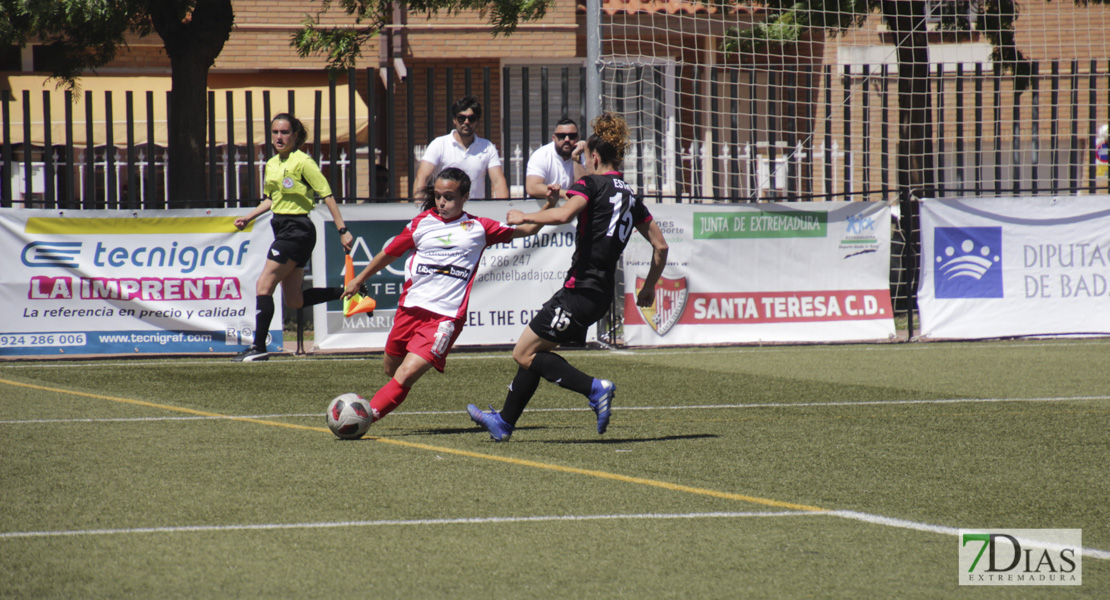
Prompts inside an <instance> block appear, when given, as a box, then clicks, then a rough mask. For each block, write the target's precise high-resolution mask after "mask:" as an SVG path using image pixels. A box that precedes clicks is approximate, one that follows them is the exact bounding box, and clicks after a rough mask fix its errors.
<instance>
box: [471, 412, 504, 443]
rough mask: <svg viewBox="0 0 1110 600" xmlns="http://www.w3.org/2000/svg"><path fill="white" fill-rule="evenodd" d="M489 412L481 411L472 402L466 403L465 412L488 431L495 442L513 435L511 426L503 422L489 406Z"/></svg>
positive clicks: (502, 440)
mask: <svg viewBox="0 0 1110 600" xmlns="http://www.w3.org/2000/svg"><path fill="white" fill-rule="evenodd" d="M489 410H490V411H489V412H482V411H481V410H479V409H478V407H477V406H474V405H473V404H467V405H466V412H467V414H469V415H470V420H471V421H474V422H475V423H477V424H478V426H480V427H481V428H482V429H485V430H486V431H487V432H489V436H490V437H491V438H493V441H495V442H507V441H509V437H511V436H512V435H513V426H512V425H509V424H508V423H506V422H505V420H504V419H502V418H501V415H499V414H497V411H496V410H493V407H492V406H490V407H489Z"/></svg>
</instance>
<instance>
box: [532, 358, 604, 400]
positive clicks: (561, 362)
mask: <svg viewBox="0 0 1110 600" xmlns="http://www.w3.org/2000/svg"><path fill="white" fill-rule="evenodd" d="M529 371H532V372H533V373H538V374H540V375H541V376H543V378H544V379H546V380H548V381H550V382H552V383H555V384H557V385H558V386H559V387H561V388H563V389H566V390H570V391H572V392H578V393H579V394H582V395H583V396H589V395H590V390H591V389H593V385H594V378H593V377H590V376H589V375H587V374H585V373H583V372H582V371H579V370H578V369H575V368H574V367H572V366H571V365H570V363H568V362H567V361H566V359H565V358H563V357H562V356H559V355H558V354H555V353H554V352H537V353H536V356H535V357H533V358H532V367H531V368H530V369H529Z"/></svg>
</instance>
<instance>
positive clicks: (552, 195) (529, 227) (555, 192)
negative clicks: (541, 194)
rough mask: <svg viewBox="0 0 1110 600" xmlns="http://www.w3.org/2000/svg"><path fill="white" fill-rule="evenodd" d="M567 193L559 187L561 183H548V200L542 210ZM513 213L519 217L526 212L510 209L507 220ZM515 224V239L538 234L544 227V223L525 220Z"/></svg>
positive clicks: (550, 206)
mask: <svg viewBox="0 0 1110 600" xmlns="http://www.w3.org/2000/svg"><path fill="white" fill-rule="evenodd" d="M565 195H566V194H564V193H563V191H562V189H561V188H560V187H559V184H557V183H552V184H548V186H547V196H546V198H547V202H545V203H544V205H543V208H542V209H541V211H543V210H547V209H549V208H553V207H554V206H555V204H556V203H557V202H558V201H559V198H560V197H561V196H565ZM513 213H516V214H517V218H521V217H522V216H523V215H524V213H522V212H521V211H519V210H510V211H509V214H508V216H506V222H509V220H510V219H512V218H513ZM509 224H510V225H514V223H511V222H510V223H509ZM515 225H516V229H515V230H514V231H513V238H514V239H515V238H521V237H528V236H530V235H536V234H537V233H539V231H540V229H543V224H542V223H525V222H524V221H520V222H519V224H515Z"/></svg>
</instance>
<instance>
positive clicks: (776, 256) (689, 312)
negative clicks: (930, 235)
mask: <svg viewBox="0 0 1110 600" xmlns="http://www.w3.org/2000/svg"><path fill="white" fill-rule="evenodd" d="M649 208H650V210H651V212H652V215H653V216H654V217H655V219H656V221H657V222H658V223H659V225H660V227H661V229H662V230H663V234H664V236H665V237H666V238H667V242H668V245H669V246H670V255H669V257H668V261H667V268H666V269H665V270H664V271H663V277H662V279H661V280H660V282H659V284H658V286H657V287H656V302H655V304H654V305H653V306H651V307H648V308H642V307H638V306H636V293H637V291H638V290H639V289H640V288H641V287H642V286H643V278H644V276H645V275H647V271H648V266H649V265H650V264H651V255H652V249H651V245H650V244H648V243H647V242H646V241H645V240H644V239H643V237H642V236H640V235H637V234H633V236H632V239H631V241H630V242H629V245H628V248H627V249H626V250H625V253H624V291H625V303H624V340H625V343H627V344H629V345H631V346H664V345H680V344H681V345H685V344H727V343H749V342H804V341H810V342H815V341H850V340H876V339H884V340H885V339H889V338H891V337H893V336H894V334H895V332H894V318H893V317H894V315H893V310H892V307H891V301H890V287H889V276H890V219H891V215H890V208H889V207H888V206H887V205H886V204H885V203H872V202H805V203H783V204H754V205H729V206H723V205H722V206H714V205H689V204H686V205H683V204H652V205H651V206H650V207H649Z"/></svg>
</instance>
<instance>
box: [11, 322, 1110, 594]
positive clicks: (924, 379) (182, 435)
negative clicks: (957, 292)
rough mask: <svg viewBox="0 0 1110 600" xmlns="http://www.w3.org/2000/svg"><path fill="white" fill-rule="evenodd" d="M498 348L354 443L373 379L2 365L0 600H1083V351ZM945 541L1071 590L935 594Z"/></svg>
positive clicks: (1105, 540)
mask: <svg viewBox="0 0 1110 600" xmlns="http://www.w3.org/2000/svg"><path fill="white" fill-rule="evenodd" d="M565 356H566V357H567V358H568V360H570V361H571V362H572V363H573V364H575V365H576V366H578V367H580V368H581V369H583V370H584V371H586V372H587V373H589V374H591V375H595V376H600V377H605V378H608V379H612V380H613V381H615V382H616V384H617V394H616V398H615V401H614V412H613V420H612V424H611V425H610V427H609V431H608V432H607V433H606V434H605V435H602V436H599V435H597V433H596V431H595V419H594V415H593V413H592V412H590V411H589V409H588V408H587V407H586V403H585V399H584V398H582V397H580V396H578V395H576V394H573V393H571V392H567V391H565V390H562V389H560V388H558V387H556V386H554V385H552V384H550V383H547V382H543V383H542V384H541V386H540V390H539V392H538V393H537V394H536V397H535V398H534V399H533V401H532V404H531V406H530V407H529V410H528V411H526V412H525V414H524V417H523V418H522V419H521V421H520V423H519V424H518V428H517V431H516V432H515V433H514V435H513V438H512V440H511V441H509V442H508V443H502V444H497V443H493V442H492V441H490V440H489V438H488V436H487V435H486V434H485V433H484V432H481V431H479V430H478V429H477V428H476V427H475V426H474V425H473V423H471V422H470V420H469V419H468V418H467V415H466V412H465V406H466V405H467V404H468V403H474V404H478V405H479V406H482V407H484V406H485V405H486V404H493V405H494V407H496V408H499V407H500V406H501V404H502V402H503V400H504V394H505V387H506V385H507V384H508V382H509V380H510V379H511V377H512V374H513V373H514V371H515V364H513V362H512V359H511V358H510V357H509V353H508V352H507V351H500V352H485V351H483V352H470V351H468V352H457V353H456V354H454V355H453V356H452V357H451V358H450V359H449V361H448V368H447V372H446V373H445V374H442V375H441V374H438V373H435V372H432V373H429V374H428V375H426V376H425V377H424V379H423V380H421V381H420V382H418V383H417V384H416V386H415V387H414V389H413V391H412V393H411V394H410V395H409V397H408V399H407V400H406V402H405V403H404V404H403V405H402V406H401V407H400V408H399V409H398V410H397V411H396V412H395V413H393V414H392V415H390V416H389V417H387V418H386V419H384V420H383V421H381V422H379V423H377V424H375V425H374V426H373V427H372V428H371V429H370V433H369V434H368V437H367V438H364V439H362V440H358V441H341V440H338V439H336V438H335V437H334V436H332V435H331V433H329V432H328V430H327V428H326V425H325V422H324V416H323V412H324V408H325V407H326V406H327V404H328V402H329V400H330V399H331V398H333V397H334V396H336V395H338V394H340V393H343V392H350V391H353V392H358V393H360V394H362V395H363V396H366V397H369V396H371V395H372V394H373V393H374V391H375V390H377V388H378V387H380V386H381V385H382V384H383V383H384V382H385V375H384V374H383V372H382V367H381V355H380V354H369V355H364V356H344V357H334V356H333V357H310V358H275V359H273V360H271V361H270V362H268V363H255V364H232V363H230V362H228V360H227V358H226V357H222V356H221V357H220V358H219V359H216V358H211V359H209V358H182V359H158V358H143V359H139V358H132V359H129V360H104V361H67V362H56V361H42V362H29V361H8V362H0V598H123V597H128V598H154V597H158V598H325V597H327V598H335V597H360V598H363V597H364V598H485V597H509V598H542V599H548V598H630V599H642V598H699V599H700V598H783V599H793V598H955V597H966V598H1042V597H1043V598H1062V597H1068V598H1072V597H1080V598H1106V597H1110V468H1108V467H1107V462H1108V459H1110V340H1106V339H1087V340H1020V341H999V342H980V343H922V344H882V345H818V346H774V347H762V348H757V347H740V348H701V349H692V348H675V349H657V350H629V351H608V350H590V351H568V352H566V353H565ZM959 528H1006V529H1041V528H1046V529H1047V528H1051V529H1082V531H1083V546H1084V548H1085V549H1087V550H1088V551H1089V552H1090V554H1088V555H1085V556H1084V559H1083V585H1082V586H1078V587H1032V588H1030V587H1012V586H1000V587H968V586H959V585H958V576H959V574H958V573H957V559H958V556H957V553H958V541H957V536H956V535H955V534H954V533H953V532H954V531H955V530H958V529H959Z"/></svg>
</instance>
